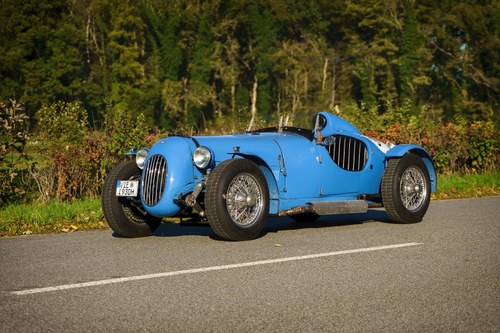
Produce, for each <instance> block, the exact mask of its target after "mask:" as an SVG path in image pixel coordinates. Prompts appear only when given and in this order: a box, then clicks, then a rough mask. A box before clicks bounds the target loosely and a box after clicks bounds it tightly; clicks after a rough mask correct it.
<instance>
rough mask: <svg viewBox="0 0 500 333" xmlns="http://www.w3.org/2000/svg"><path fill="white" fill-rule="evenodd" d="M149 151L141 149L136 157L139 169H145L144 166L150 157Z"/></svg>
mask: <svg viewBox="0 0 500 333" xmlns="http://www.w3.org/2000/svg"><path fill="white" fill-rule="evenodd" d="M148 153H149V150H147V149H146V148H142V149H140V150H139V151H138V152H137V154H136V155H135V163H136V164H137V166H138V167H139V169H144V164H145V162H146V157H147V156H148Z"/></svg>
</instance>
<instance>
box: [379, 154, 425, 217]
mask: <svg viewBox="0 0 500 333" xmlns="http://www.w3.org/2000/svg"><path fill="white" fill-rule="evenodd" d="M381 194H382V202H383V204H384V207H385V210H386V212H387V215H389V218H390V219H391V220H392V221H394V222H399V223H416V222H420V221H422V219H423V217H424V215H425V213H426V212H427V209H428V208H429V202H430V179H429V173H428V171H427V167H426V166H425V164H424V162H423V161H422V159H421V158H420V157H418V156H417V155H415V154H411V153H409V154H406V155H405V156H403V157H402V158H395V159H390V160H389V161H388V163H387V167H386V168H385V171H384V175H383V177H382V185H381Z"/></svg>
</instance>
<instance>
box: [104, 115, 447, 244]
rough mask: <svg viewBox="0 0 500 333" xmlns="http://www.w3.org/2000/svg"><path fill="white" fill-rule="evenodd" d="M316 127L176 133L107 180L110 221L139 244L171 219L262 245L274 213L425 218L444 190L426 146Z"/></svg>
mask: <svg viewBox="0 0 500 333" xmlns="http://www.w3.org/2000/svg"><path fill="white" fill-rule="evenodd" d="M312 128H313V129H312V130H311V129H303V128H295V127H287V126H285V127H281V126H278V127H274V128H266V129H261V130H257V131H253V132H247V133H245V134H234V135H223V136H195V137H189V136H181V135H176V136H169V137H167V138H164V139H162V140H160V141H158V142H156V143H155V144H154V145H153V146H152V147H151V148H150V149H146V148H143V149H141V150H139V151H137V152H136V151H134V152H133V153H132V154H133V155H135V161H131V160H128V161H126V162H123V163H121V164H119V165H117V166H116V167H115V168H114V169H112V170H111V172H110V173H109V175H108V178H107V179H106V183H105V185H104V188H103V194H102V205H103V211H104V215H105V218H106V220H107V221H108V223H109V225H110V226H111V228H112V229H113V230H114V231H115V232H116V233H118V234H119V235H122V236H125V237H140V236H147V235H151V233H152V232H153V231H154V230H155V229H156V228H157V227H158V225H159V224H160V223H161V219H162V217H166V216H178V217H183V216H185V217H198V218H201V219H205V220H208V223H209V224H210V226H211V227H212V229H213V230H214V232H215V233H216V234H217V235H218V236H219V237H221V238H223V239H226V240H248V239H253V238H256V237H257V236H259V234H260V233H261V232H262V229H263V227H264V224H265V222H266V220H267V217H268V216H269V215H273V216H291V217H292V218H294V219H296V220H309V221H312V220H314V219H316V218H317V217H319V216H321V215H332V214H348V213H363V212H367V210H368V209H369V208H370V207H377V206H378V207H382V206H383V207H385V210H386V212H387V214H388V216H389V218H390V219H391V220H393V221H395V222H400V223H415V222H419V221H421V220H422V218H423V216H424V214H425V213H426V211H427V208H428V206H429V200H430V193H431V192H434V191H435V190H436V185H437V178H436V172H435V168H434V164H433V162H432V158H431V156H430V155H429V154H428V153H427V152H426V151H425V150H424V149H423V148H421V147H419V146H416V145H407V144H403V145H396V146H395V145H393V144H385V143H382V142H379V141H377V140H375V139H372V138H369V137H367V136H364V135H363V134H362V133H361V132H360V131H359V130H358V129H357V128H356V127H355V126H353V125H352V124H350V123H349V122H347V121H345V120H344V119H342V118H339V117H337V116H335V115H332V114H329V113H326V112H320V113H318V114H317V115H316V116H315V117H314V118H313V126H312Z"/></svg>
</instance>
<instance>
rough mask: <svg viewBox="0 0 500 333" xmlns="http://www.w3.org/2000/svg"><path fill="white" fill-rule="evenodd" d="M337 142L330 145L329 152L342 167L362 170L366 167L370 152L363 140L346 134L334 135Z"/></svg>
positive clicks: (349, 169)
mask: <svg viewBox="0 0 500 333" xmlns="http://www.w3.org/2000/svg"><path fill="white" fill-rule="evenodd" d="M334 137H335V142H334V143H333V144H332V145H330V146H328V153H329V154H330V157H331V158H332V160H333V161H334V162H335V164H337V165H338V166H339V167H340V168H342V169H344V170H347V171H360V170H362V169H363V168H364V167H365V164H366V160H367V159H368V153H367V149H366V145H365V143H364V142H363V141H361V140H358V139H355V138H352V137H350V136H345V135H334Z"/></svg>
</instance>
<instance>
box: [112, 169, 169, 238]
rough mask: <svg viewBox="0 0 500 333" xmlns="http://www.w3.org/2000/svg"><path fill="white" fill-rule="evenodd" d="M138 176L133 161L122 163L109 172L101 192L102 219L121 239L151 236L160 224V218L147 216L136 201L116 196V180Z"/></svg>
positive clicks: (138, 171)
mask: <svg viewBox="0 0 500 333" xmlns="http://www.w3.org/2000/svg"><path fill="white" fill-rule="evenodd" d="M140 174H141V172H140V169H139V168H138V167H137V165H136V164H135V162H134V161H127V162H122V163H120V164H118V165H117V166H115V167H114V168H113V169H112V170H111V172H110V173H109V175H108V177H107V178H106V182H105V183H104V188H103V190H102V210H103V212H104V217H105V218H106V221H107V222H108V224H109V226H110V227H111V229H113V231H114V232H116V233H117V234H119V235H120V236H123V237H131V238H133V237H146V236H151V234H152V233H153V232H154V231H155V230H156V228H158V226H159V225H160V223H161V218H158V217H154V216H151V215H148V214H147V213H146V212H145V211H144V209H142V206H141V204H140V201H139V200H138V199H137V200H135V201H132V200H131V199H130V198H125V197H117V196H116V182H117V181H118V180H132V179H139V178H140Z"/></svg>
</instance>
